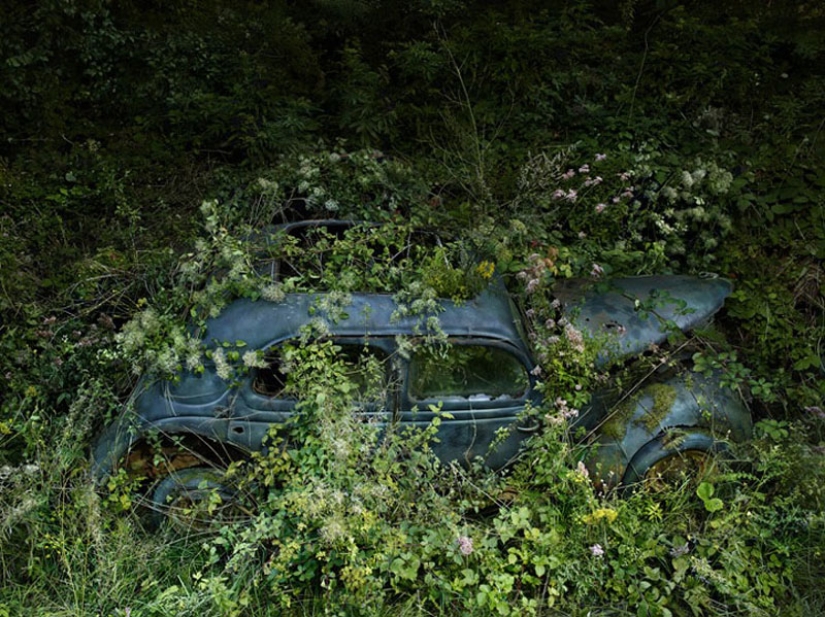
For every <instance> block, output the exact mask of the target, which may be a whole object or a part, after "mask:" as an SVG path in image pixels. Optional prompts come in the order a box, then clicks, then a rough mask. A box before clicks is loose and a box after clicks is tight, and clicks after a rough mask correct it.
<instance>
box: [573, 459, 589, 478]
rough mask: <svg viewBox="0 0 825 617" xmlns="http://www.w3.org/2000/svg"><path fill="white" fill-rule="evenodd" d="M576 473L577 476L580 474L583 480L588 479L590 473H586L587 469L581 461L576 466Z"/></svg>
mask: <svg viewBox="0 0 825 617" xmlns="http://www.w3.org/2000/svg"><path fill="white" fill-rule="evenodd" d="M576 471H577V472H579V474H581V475H582V476H584V477H585V478H589V477H590V472H589V471H587V467H586V466H585V464H584V462H583V461H579V463H578V464H577V465H576Z"/></svg>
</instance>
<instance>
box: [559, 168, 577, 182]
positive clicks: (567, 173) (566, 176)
mask: <svg viewBox="0 0 825 617" xmlns="http://www.w3.org/2000/svg"><path fill="white" fill-rule="evenodd" d="M575 175H576V172H575V171H573V170H572V169H568V170H567V171H565V172H564V173H563V174H562V175H561V177H562V178H564V179H565V180H569V179H570V178H572V177H573V176H575Z"/></svg>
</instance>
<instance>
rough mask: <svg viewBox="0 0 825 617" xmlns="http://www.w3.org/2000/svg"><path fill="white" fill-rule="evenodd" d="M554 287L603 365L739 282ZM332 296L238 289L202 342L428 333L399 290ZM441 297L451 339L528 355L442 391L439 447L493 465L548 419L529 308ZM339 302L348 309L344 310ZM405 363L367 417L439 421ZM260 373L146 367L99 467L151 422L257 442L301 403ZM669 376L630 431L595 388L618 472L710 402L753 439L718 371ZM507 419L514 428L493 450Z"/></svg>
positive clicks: (606, 447)
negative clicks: (515, 383) (610, 430)
mask: <svg viewBox="0 0 825 617" xmlns="http://www.w3.org/2000/svg"><path fill="white" fill-rule="evenodd" d="M555 291H556V294H557V297H558V298H559V300H560V301H561V303H562V306H563V311H564V313H565V314H566V315H567V316H568V317H569V319H570V320H571V321H572V322H573V323H574V324H575V325H576V326H577V327H579V328H580V329H582V330H585V331H587V332H588V333H589V334H590V335H591V336H594V337H596V338H602V339H607V341H608V345H607V349H609V354H608V353H606V354H603V355H602V356H600V358H599V362H600V363H601V364H603V365H604V364H607V363H608V362H609V361H615V360H617V359H621V358H625V357H628V356H633V355H636V354H638V353H640V352H642V351H644V350H645V349H647V348H648V347H649V346H650V345H651V344H658V343H661V342H663V341H664V340H665V339H666V338H667V337H668V335H669V334H671V333H672V332H673V331H674V330H689V329H691V328H693V327H696V326H697V325H699V324H701V323H703V322H705V321H707V320H709V319H710V318H711V317H712V315H713V314H714V313H716V312H717V311H718V310H719V309H720V308H721V307H722V305H723V303H724V300H725V298H726V297H727V296H728V295H729V293H730V291H731V285H730V283H729V282H728V281H726V280H724V279H718V278H699V277H689V276H655V277H632V278H624V279H616V280H612V281H608V282H607V283H592V282H583V281H573V282H564V283H561V284H559V285H558V287H557V290H555ZM324 298H325V296H324V295H323V294H290V295H288V296H287V297H286V298H285V299H284V301H282V302H278V303H269V302H265V301H257V302H252V301H250V300H247V299H241V300H238V301H236V302H234V303H233V304H231V305H230V306H229V307H227V308H226V309H225V310H224V311H223V312H222V313H221V315H220V316H219V317H217V318H215V319H212V320H209V321H208V322H207V324H206V331H205V333H204V334H203V341H204V344H205V345H206V347H207V349H210V348H215V347H218V346H220V345H222V344H223V342H225V341H230V342H232V341H244V343H245V344H246V347H245V348H246V349H261V350H266V349H268V348H270V347H272V346H277V345H279V344H281V343H283V342H284V341H287V340H291V339H295V338H296V337H298V336H299V335H300V332H301V329H302V328H303V327H305V326H306V325H307V324H308V323H309V322H310V321H312V320H317V319H322V320H324V321H325V322H326V325H327V327H328V329H329V332H330V334H329V336H330V338H332V339H336V340H337V339H355V340H362V341H370V343H374V342H376V343H377V344H379V345H383V346H384V347H385V348H386V349H387V350H389V351H392V350H394V346H395V342H394V341H395V337H396V336H412V337H415V336H422V335H424V334H427V333H428V331H427V317H429V315H423V316H421V315H403V316H399V313H398V309H399V306H398V305H397V303H396V302H395V300H394V299H393V298H392V297H391V296H389V295H383V294H352V295H351V297H350V298H349V301H348V303H347V304H346V306H343V307H338V309H337V310H336V314H337V319H333V318H332V316H330V315H328V314H325V313H324V312H323V311H322V310H320V309H319V306H321V305H322V304H323V302H322V301H323V300H324ZM438 308H439V311H438V313H437V315H436V316H437V317H438V322H439V327H440V329H441V331H442V332H443V333H445V334H446V335H447V336H448V337H450V339H452V340H454V341H456V342H459V343H476V344H483V345H488V346H493V347H497V348H500V349H504V350H506V351H507V352H508V353H510V354H512V355H513V356H514V357H516V358H517V359H518V361H519V362H521V363H522V365H523V366H524V370H525V371H526V373H527V375H529V388H528V389H527V391H526V393H525V394H524V396H523V397H521V398H519V399H517V400H508V401H504V402H500V401H479V402H476V401H472V400H470V399H464V400H458V401H453V400H445V401H443V402H442V408H443V410H444V411H446V412H449V413H450V414H451V415H452V419H446V418H445V419H444V420H443V421H442V423H441V425H440V427H439V429H438V434H437V436H438V441H437V443H435V444H434V451H435V453H436V455H437V456H438V457H439V458H440V459H441V460H443V461H445V462H446V461H452V460H457V461H460V462H468V461H469V460H471V459H473V458H474V457H477V456H481V457H485V463H486V464H487V465H488V466H489V467H491V468H493V469H500V468H502V467H504V466H506V465H507V464H509V463H510V462H511V461H512V460H513V459H514V458H516V457H517V456H518V455H519V452H520V450H521V449H522V446H523V442H524V440H525V439H527V438H528V437H529V436H530V435H531V434H532V433H533V432H535V431H536V430H537V429H538V428H539V425H538V424H537V421H536V420H535V419H528V420H524V421H521V420H520V416H521V415H522V414H523V411H524V409H525V407H530V408H539V407H541V405H542V399H541V395H540V394H539V393H538V392H537V391H536V389H535V385H536V384H535V377H533V375H532V369H533V368H534V367H535V361H534V360H533V358H532V355H531V352H530V348H529V346H528V344H527V342H526V341H525V337H524V334H523V331H524V328H523V325H522V323H521V319H520V317H519V314H518V312H517V311H516V310H515V308H514V306H513V303H512V301H511V300H510V298H509V296H508V295H507V293H506V292H505V290H504V289H503V286H495V285H494V286H491V288H490V289H488V290H487V291H485V292H483V293H482V294H480V295H479V296H478V297H476V298H475V299H472V300H469V301H466V302H463V303H459V304H457V303H454V302H451V301H447V300H440V301H439V302H438ZM341 310H342V311H343V315H341V314H339V313H341ZM407 368H408V364H407V362H406V361H404V360H400V365H399V367H398V369H399V371H400V374H401V375H402V379H401V381H402V385H401V392H400V393H399V394H398V396H397V397H396V400H397V401H398V402H397V403H396V404H393V402H392V401H388V409H387V410H380V409H375V410H372V411H370V410H369V409H367V410H365V415H366V416H369V415H371V414H372V415H374V416H377V421H378V422H379V424H384V425H393V426H394V425H397V424H399V423H400V425H402V426H405V425H414V426H426V425H428V424H429V422H430V420H431V419H432V417H433V414H432V413H431V412H430V411H429V410H428V409H426V407H424V408H422V409H417V410H416V409H415V408H416V405H415V404H414V403H416V402H414V401H411V400H410V397H409V396H408V393H407V391H406V381H407V380H406V370H407ZM252 379H253V378H252V377H250V378H247V379H246V380H244V381H243V382H242V383H241V384H240V385H239V386H236V387H230V385H229V384H228V383H227V382H225V381H224V380H222V379H220V378H219V377H218V376H217V374H216V371H215V368H214V366H207V367H206V370H205V372H204V373H203V374H194V373H191V372H188V371H182V372H181V373H180V375H179V376H178V379H177V380H176V381H165V380H151V379H149V378H144V379H143V380H141V382H140V383H139V385H138V388H137V389H136V391H135V393H134V395H133V397H132V400H131V403H130V405H129V406H128V408H127V410H126V411H125V412H124V413H123V415H122V416H121V417H120V418H119V419H118V420H117V421H116V422H115V423H113V424H112V425H111V426H109V427H108V428H107V429H106V430H105V431H104V432H103V434H102V435H101V436H100V438H99V439H98V440H97V442H96V444H95V447H94V451H93V469H94V473H95V475H96V476H97V477H99V478H103V477H106V476H107V475H109V474H111V473H112V472H113V471H114V470H115V469H116V468H117V466H118V464H119V462H120V461H122V460H123V458H124V456H126V454H127V453H128V451H129V449H130V448H131V447H132V446H134V444H136V443H137V442H139V441H140V440H141V439H143V438H144V437H145V436H146V435H147V434H148V433H150V432H152V431H159V432H161V433H164V434H172V435H174V434H193V435H197V436H199V437H202V438H205V439H208V440H212V441H215V442H219V443H226V444H231V445H232V446H234V447H236V448H238V449H240V450H242V451H247V452H251V451H256V450H259V449H260V448H261V447H262V443H263V441H264V438H265V436H266V434H267V432H268V430H269V428H270V426H271V425H272V424H275V423H281V422H285V421H286V420H287V419H288V418H289V417H290V416H291V415H292V414H293V413H294V406H295V401H294V400H291V399H279V398H272V397H268V396H266V395H262V394H260V393H257V392H255V391H254V390H253V388H252V385H251V384H252ZM670 387H673V388H674V390H675V391H676V392H677V396H676V397H675V399H674V403H673V405H672V408H671V409H670V410H668V412H667V413H664V414H662V415H661V418H660V421H659V422H658V423H657V424H656V426H653V427H649V426H646V425H645V424H644V423H642V422H641V421H639V418H641V417H642V416H643V415H644V414H646V413H649V409H648V407H649V406H650V402H649V401H646V400H645V398H644V395H642V396H641V398H639V399H638V400H637V401H634V404H635V405H636V408H635V409H634V410H633V415H632V416H631V418H630V419H629V421H628V423H627V427H628V428H627V431H626V434H625V435H624V436H622V437H621V438H610V437H607V436H605V435H599V434H598V425H599V422H603V421H604V419H605V417H606V416H607V414H608V413H609V410H608V409H607V408H602V407H600V405H599V401H600V400H601V399H600V397H599V395H598V394H599V393H595V394H596V396H594V403H593V404H591V406H590V407H589V408H588V409H585V410H583V413H582V417H581V419H580V420H578V421H577V422H578V425H580V426H583V427H586V428H587V429H588V430H590V432H591V434H592V436H593V437H594V440H595V441H594V443H598V445H599V447H598V448H597V449H596V450H595V451H596V452H597V453H599V452H601V454H597V456H596V458H594V459H593V463H592V465H593V467H594V468H597V467H598V468H600V469H601V470H602V471H604V470H605V469H607V467H609V468H610V469H611V470H612V471H613V474H614V476H616V477H615V478H614V480H615V481H618V480H619V479H620V477H621V476H622V475H623V474H624V473H625V470H626V469H627V466H628V465H629V464H630V462H631V461H632V459H633V457H634V456H635V455H636V453H637V452H638V451H639V450H640V449H641V448H643V447H644V446H645V444H647V443H649V442H651V441H652V440H655V439H656V438H657V436H658V435H660V434H661V433H662V432H663V431H666V430H668V429H669V428H673V427H703V426H704V424H706V423H705V422H704V419H706V418H707V417H708V413H710V417H711V418H715V419H716V420H717V421H718V422H721V421H724V422H726V423H727V424H728V425H730V426H732V427H733V429H732V430H731V431H729V436H730V437H731V438H733V439H736V440H740V439H745V438H747V435H748V434H749V432H750V414H749V413H748V411H747V409H746V408H745V407H744V406H743V405H742V404H741V402H740V401H738V400H736V399H735V398H734V397H733V396H731V395H730V394H729V393H725V392H723V391H722V390H721V389H720V387H719V385H718V383H717V382H716V381H715V380H711V381H708V382H707V383H704V382H703V383H702V384H698V382H694V381H693V378H691V379H690V380H685V379H684V378H679V379H678V380H677V381H675V382H673V383H671V384H670ZM697 389H698V390H701V391H702V392H703V394H702V395H701V397H702V399H703V401H704V400H705V399H707V400H710V401H716V404H715V405H714V406H715V407H718V410H711V411H710V412H709V410H708V405H706V404H704V402H703V403H702V404H700V402H699V398H697V396H696V395H695V392H697V391H698V390H697ZM434 402H435V401H434ZM500 429H505V430H506V429H514V430H511V431H510V432H509V434H508V435H507V437H506V438H505V439H504V440H503V441H501V442H499V443H497V447H496V448H495V450H492V451H490V446H491V444H493V443H494V442H495V441H496V437H497V435H498V432H499V431H500Z"/></svg>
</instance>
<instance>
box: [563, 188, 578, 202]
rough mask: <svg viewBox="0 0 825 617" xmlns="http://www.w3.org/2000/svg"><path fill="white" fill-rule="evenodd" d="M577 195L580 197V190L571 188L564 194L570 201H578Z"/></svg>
mask: <svg viewBox="0 0 825 617" xmlns="http://www.w3.org/2000/svg"><path fill="white" fill-rule="evenodd" d="M577 197H578V191H576V189H570V190H569V191H567V194H566V195H565V196H564V198H565V199H566V200H567V201H569V202H574V201H576V198H577Z"/></svg>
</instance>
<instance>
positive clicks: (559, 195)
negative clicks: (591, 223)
mask: <svg viewBox="0 0 825 617" xmlns="http://www.w3.org/2000/svg"><path fill="white" fill-rule="evenodd" d="M566 194H567V193H565V192H564V191H563V190H561V189H556V190H555V191H553V195H552V197H553V199H556V200H558V199H564V196H565V195H566Z"/></svg>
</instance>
